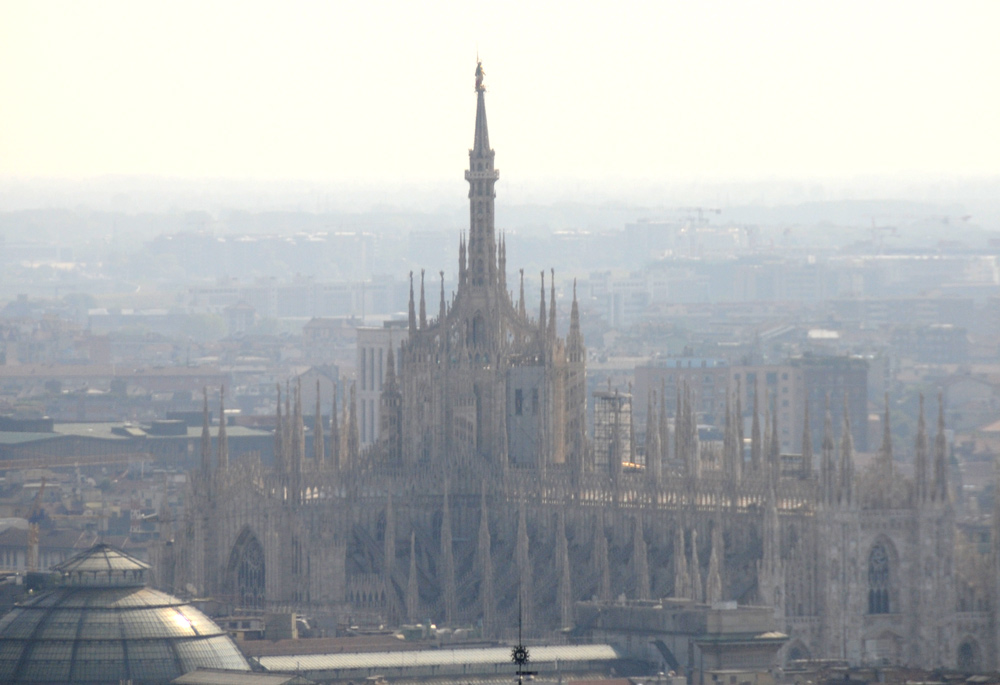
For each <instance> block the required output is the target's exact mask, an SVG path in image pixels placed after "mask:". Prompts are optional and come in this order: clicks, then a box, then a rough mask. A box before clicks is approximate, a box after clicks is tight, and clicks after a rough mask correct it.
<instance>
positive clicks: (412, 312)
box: [409, 271, 417, 340]
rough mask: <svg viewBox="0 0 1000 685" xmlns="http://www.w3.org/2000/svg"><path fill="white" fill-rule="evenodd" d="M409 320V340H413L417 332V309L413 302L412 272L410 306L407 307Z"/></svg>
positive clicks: (411, 277) (411, 278)
mask: <svg viewBox="0 0 1000 685" xmlns="http://www.w3.org/2000/svg"><path fill="white" fill-rule="evenodd" d="M409 320H410V340H413V334H414V333H416V332H417V308H416V305H415V304H414V302H413V272H412V271H411V272H410V305H409Z"/></svg>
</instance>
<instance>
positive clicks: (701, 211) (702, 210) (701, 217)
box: [677, 207, 722, 226]
mask: <svg viewBox="0 0 1000 685" xmlns="http://www.w3.org/2000/svg"><path fill="white" fill-rule="evenodd" d="M677 211H679V212H694V213H696V214H697V215H698V225H699V226H704V225H705V215H706V214H722V210H721V209H718V208H717V207H678V208H677Z"/></svg>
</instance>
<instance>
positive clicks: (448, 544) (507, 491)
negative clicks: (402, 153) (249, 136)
mask: <svg viewBox="0 0 1000 685" xmlns="http://www.w3.org/2000/svg"><path fill="white" fill-rule="evenodd" d="M475 92H476V99H477V100H476V103H477V104H476V122H475V134H474V143H473V148H472V149H471V150H470V152H469V169H468V170H467V171H466V180H467V181H468V183H469V208H470V229H469V233H468V236H467V238H466V237H465V236H463V237H462V239H461V241H460V246H459V259H458V272H459V279H458V288H457V291H456V292H455V293H454V295H453V296H452V297H450V298H446V297H445V293H444V288H443V276H442V286H441V291H440V299H439V302H438V305H437V314H436V316H429V315H428V299H427V297H426V289H425V281H424V274H421V275H420V282H419V295H417V294H415V292H414V285H413V280H412V276H411V294H410V304H409V322H408V326H409V332H408V336H407V338H406V341H405V342H403V343H402V345H401V346H400V347H399V348H398V350H396V351H395V353H393V354H389V355H387V359H386V365H387V368H386V379H385V383H384V386H383V391H382V394H381V398H380V400H379V401H380V407H379V409H380V411H379V416H380V426H379V440H378V442H377V443H376V444H374V445H372V446H370V447H369V448H366V449H364V450H362V449H361V448H360V441H359V435H358V429H357V417H356V409H355V401H354V393H353V391H352V393H351V400H349V401H348V402H346V406H345V407H344V408H343V414H342V416H343V420H342V421H341V420H339V418H338V415H339V414H340V412H339V411H338V410H337V408H336V406H334V410H333V412H332V416H333V417H334V419H333V420H331V422H330V424H329V425H323V423H322V422H321V421H320V420H319V418H318V417H320V416H321V415H322V413H323V412H322V411H321V408H320V407H319V406H318V403H317V407H316V410H315V413H314V416H315V417H317V419H316V422H315V423H314V424H313V425H311V426H310V429H311V430H310V433H311V436H310V441H307V439H306V438H307V435H309V434H307V428H306V425H305V424H306V423H307V421H306V420H305V418H304V409H303V407H302V403H301V391H300V390H299V389H296V388H289V389H288V390H287V391H286V393H285V395H284V402H285V404H284V407H282V402H281V399H280V388H279V402H278V406H279V410H278V411H279V420H278V429H277V430H276V432H275V441H276V449H275V454H276V458H275V464H274V465H273V466H267V467H265V466H264V465H262V464H261V463H260V462H259V461H258V460H255V459H253V458H251V457H242V458H237V459H233V460H230V459H229V454H228V449H227V445H226V440H225V434H224V431H225V427H224V426H220V429H219V430H220V436H219V441H218V444H219V449H218V452H217V454H215V455H213V454H212V453H211V441H210V440H209V437H208V425H207V406H206V427H205V440H204V442H203V455H202V465H201V469H200V470H199V471H198V472H196V473H194V474H192V477H191V478H190V484H191V487H190V493H189V498H188V500H187V503H186V511H185V515H184V517H183V519H181V520H178V521H176V522H175V523H173V524H170V525H171V526H172V530H171V531H169V532H168V534H167V535H166V536H165V537H167V538H172V539H173V541H174V544H173V545H171V546H170V548H169V550H166V549H165V551H164V553H163V554H162V558H161V559H160V564H159V566H160V578H161V584H163V585H165V586H167V587H169V588H170V589H176V590H183V589H185V588H187V590H188V591H189V592H197V593H198V594H200V595H201V596H211V597H213V598H215V599H216V600H218V601H219V602H220V603H222V604H223V605H224V606H227V607H229V608H231V609H232V610H234V611H236V610H241V611H269V612H281V611H297V612H301V613H305V614H308V615H312V616H315V617H321V616H322V617H329V619H330V620H331V621H338V622H340V623H348V624H350V623H354V624H359V625H360V624H371V625H379V624H388V625H393V624H399V623H405V622H417V621H422V620H424V619H430V620H432V621H434V622H436V623H437V624H438V625H446V626H452V627H459V626H475V627H477V628H478V629H479V630H481V632H482V635H483V636H484V637H488V638H496V637H505V636H507V637H510V636H512V635H514V634H516V630H517V625H518V613H519V609H518V607H519V606H520V612H521V620H522V621H523V625H524V629H525V630H526V632H527V633H528V634H529V635H531V634H533V635H536V636H543V635H552V634H554V633H555V632H556V631H559V630H561V629H564V628H568V627H570V626H572V625H573V619H574V604H575V602H577V601H580V600H590V599H595V598H596V599H598V600H603V601H609V602H610V601H614V600H615V599H616V598H619V597H622V596H624V597H625V598H628V599H635V600H650V599H655V598H660V597H676V598H684V599H687V600H689V601H692V602H706V603H714V602H718V601H722V600H736V601H737V602H740V603H744V604H766V605H770V606H773V607H774V610H775V612H776V616H777V617H778V619H779V624H780V625H781V626H783V628H784V631H785V632H786V633H788V635H789V642H788V644H787V646H786V648H785V653H784V656H785V657H786V658H791V659H795V658H810V657H811V658H831V659H842V660H846V661H848V662H850V663H852V664H862V663H898V664H908V665H913V666H922V667H929V668H932V667H937V666H951V667H954V666H960V665H961V666H963V667H965V668H969V669H972V670H978V669H983V668H995V667H997V666H998V664H997V663H996V662H995V657H994V656H993V655H994V654H996V653H997V651H998V650H997V647H998V637H997V635H998V630H1000V628H998V625H997V621H996V606H997V604H996V600H997V596H998V594H1000V586H998V583H1000V581H996V580H995V579H996V578H998V577H1000V574H998V573H997V570H998V568H1000V563H998V559H1000V553H998V552H997V551H996V550H994V551H993V552H992V555H991V554H988V553H985V552H983V551H982V550H979V551H978V552H977V551H975V550H973V551H972V552H970V553H965V552H962V551H961V549H964V548H962V546H961V544H960V543H959V539H960V537H961V536H960V534H959V530H958V527H957V525H956V522H955V515H954V512H953V508H952V504H951V499H950V497H949V486H948V482H947V473H948V463H947V445H946V444H945V441H944V426H943V419H942V418H939V421H938V426H937V433H936V437H935V439H934V442H933V443H932V442H931V438H930V435H929V433H930V431H928V429H927V428H926V426H925V425H924V421H923V409H922V408H921V423H920V426H919V430H918V438H917V442H916V445H915V446H914V447H913V450H914V455H915V457H914V463H915V476H914V477H913V478H912V479H911V478H904V477H902V476H901V475H900V474H899V473H898V472H897V470H896V469H895V467H894V459H893V446H892V441H891V438H890V433H889V431H888V429H886V433H885V437H884V439H883V445H882V448H881V450H880V452H879V454H878V456H877V457H876V458H875V460H874V461H873V463H872V465H871V466H870V467H869V468H867V469H865V470H864V472H862V473H856V472H855V466H854V449H853V443H852V439H851V430H850V425H849V421H848V420H846V419H845V425H843V426H838V427H836V428H835V427H834V426H833V425H832V421H831V420H830V419H829V409H828V408H827V415H828V418H827V421H826V425H825V429H824V436H823V441H822V445H823V447H822V450H821V452H820V454H819V455H815V457H814V455H813V454H812V447H811V445H812V439H811V436H810V435H809V429H808V426H809V421H808V408H807V409H806V424H805V426H806V428H805V434H806V435H805V436H804V437H803V450H802V452H803V453H802V455H801V459H799V460H797V461H794V462H793V463H791V464H789V463H786V460H783V459H782V456H781V455H780V454H779V449H778V441H777V437H776V436H777V429H776V427H775V423H774V417H773V416H768V415H767V412H765V415H764V416H761V415H760V414H759V412H758V411H757V407H756V406H754V407H753V408H752V410H749V411H746V412H745V411H744V408H743V407H742V406H741V405H740V393H739V389H738V388H735V389H730V392H729V397H730V400H729V402H728V403H727V411H726V425H725V430H724V436H725V437H724V440H723V441H721V443H720V444H718V445H712V446H708V445H700V444H699V440H698V432H697V424H696V419H695V410H694V406H693V404H694V403H693V402H692V401H691V400H690V397H687V396H686V395H685V396H681V397H679V398H678V403H677V405H676V406H677V411H676V412H675V415H674V416H668V415H667V412H666V410H665V409H664V405H665V403H664V402H663V401H662V395H660V396H657V395H656V394H655V393H653V394H651V395H650V397H649V400H648V401H649V410H648V411H647V417H648V418H647V422H646V424H647V425H646V430H645V436H646V437H645V441H644V444H643V445H641V446H637V445H636V444H635V442H636V440H635V438H634V435H635V430H634V427H633V426H632V425H631V422H630V421H629V422H627V424H624V425H619V423H618V422H617V421H615V422H612V423H611V424H608V425H611V428H610V429H609V430H610V431H611V433H612V434H611V435H609V436H605V438H606V439H604V440H603V441H602V442H600V445H606V446H607V447H601V448H600V450H595V449H594V448H593V445H594V444H597V443H594V442H592V441H590V440H588V438H587V430H586V405H587V397H586V390H585V388H586V384H585V374H586V369H585V361H586V351H585V348H584V341H583V338H582V335H581V332H580V321H579V312H578V308H577V303H576V297H575V292H574V299H573V304H572V310H571V312H570V323H569V332H568V335H567V336H566V337H565V339H563V338H560V337H559V336H558V335H557V326H556V322H557V312H556V300H555V289H554V284H553V283H552V278H553V277H554V276H553V275H551V274H550V279H549V288H550V289H549V292H548V293H546V291H545V285H544V280H543V285H542V291H541V293H540V295H539V296H538V299H537V300H535V304H534V305H533V306H531V307H529V305H528V303H527V300H526V295H525V292H524V285H523V283H524V280H523V274H521V276H520V278H519V279H518V282H517V286H518V293H517V295H516V296H515V295H514V294H513V293H512V291H511V289H509V285H508V280H507V265H506V244H505V240H504V238H503V237H502V236H497V234H496V231H495V228H494V197H495V192H494V188H495V184H496V182H497V179H498V177H499V173H498V171H497V170H496V168H495V166H494V151H493V150H492V149H491V148H490V143H489V133H488V128H487V122H486V106H485V87H484V86H483V80H482V69H481V67H479V68H477V72H476V89H475ZM544 275H545V274H542V276H543V279H544ZM529 312H530V313H529ZM536 312H537V314H536ZM828 402H829V400H828ZM618 405H619V403H618V402H617V400H615V401H614V402H613V403H612V405H609V406H615V407H617V406H618ZM755 405H756V403H755ZM748 409H749V408H748ZM615 411H616V413H615V414H614V416H618V415H619V414H618V413H617V410H615ZM745 413H746V414H748V415H749V416H751V417H752V419H751V424H752V429H751V435H750V436H744V435H743V416H744V414H745ZM888 421H889V417H888V414H887V415H886V417H885V421H884V423H885V425H886V426H888ZM309 442H311V444H312V449H310V450H309V454H307V453H306V451H307V450H306V446H307V444H309ZM745 444H748V445H749V449H748V450H746V454H745V453H744V448H743V446H744V445H745ZM626 449H627V450H628V455H629V456H628V458H627V459H626V458H625V451H626ZM597 451H601V452H602V453H601V454H596V453H595V452H597ZM604 451H607V454H604V453H603V452H604ZM632 455H636V456H632ZM640 457H641V458H640ZM623 461H627V462H639V463H638V464H632V463H628V464H627V465H626V466H624V467H623ZM998 518H1000V515H994V524H993V529H994V531H995V530H996V520H997V519H998ZM993 539H994V540H995V539H996V535H994V536H993ZM977 569H978V570H977Z"/></svg>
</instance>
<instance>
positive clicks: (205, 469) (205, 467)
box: [201, 388, 212, 482]
mask: <svg viewBox="0 0 1000 685" xmlns="http://www.w3.org/2000/svg"><path fill="white" fill-rule="evenodd" d="M204 394H205V403H204V405H203V406H202V410H201V412H202V417H201V476H202V478H206V479H207V478H208V477H209V476H210V475H211V473H212V434H211V433H210V432H209V428H208V424H209V415H208V388H205V390H204ZM206 482H207V481H206Z"/></svg>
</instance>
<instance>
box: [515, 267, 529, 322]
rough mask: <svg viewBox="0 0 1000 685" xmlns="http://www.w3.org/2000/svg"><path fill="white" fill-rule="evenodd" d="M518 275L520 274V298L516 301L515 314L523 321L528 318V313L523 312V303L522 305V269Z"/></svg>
mask: <svg viewBox="0 0 1000 685" xmlns="http://www.w3.org/2000/svg"><path fill="white" fill-rule="evenodd" d="M520 273H521V296H520V299H518V301H517V313H518V314H519V315H520V316H521V320H522V321H524V320H525V319H526V318H527V316H528V313H527V311H526V310H525V303H524V269H521V270H520Z"/></svg>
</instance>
